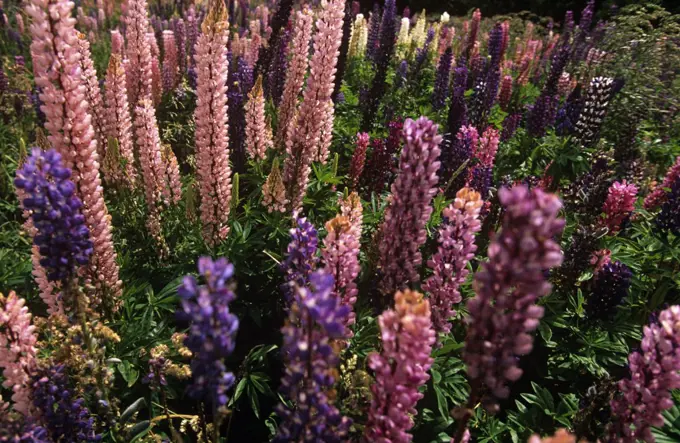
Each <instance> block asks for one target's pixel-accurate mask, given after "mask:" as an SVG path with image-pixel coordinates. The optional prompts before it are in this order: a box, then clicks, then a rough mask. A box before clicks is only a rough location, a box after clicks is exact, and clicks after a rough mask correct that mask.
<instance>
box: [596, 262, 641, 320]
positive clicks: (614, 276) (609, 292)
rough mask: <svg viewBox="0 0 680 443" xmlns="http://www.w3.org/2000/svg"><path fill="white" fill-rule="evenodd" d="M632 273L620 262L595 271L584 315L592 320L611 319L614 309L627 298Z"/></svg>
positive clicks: (607, 264) (608, 264)
mask: <svg viewBox="0 0 680 443" xmlns="http://www.w3.org/2000/svg"><path fill="white" fill-rule="evenodd" d="M632 277H633V273H632V272H631V271H630V269H629V268H628V266H626V265H624V264H623V263H621V262H620V261H615V262H613V263H606V264H604V265H603V266H601V268H600V269H599V270H597V271H596V273H595V277H594V280H593V286H592V290H591V293H590V297H589V298H588V301H587V304H586V314H587V315H588V317H589V318H593V319H607V318H610V317H612V315H613V314H614V309H615V308H616V307H617V306H618V305H620V304H621V302H622V301H623V299H624V298H625V297H627V296H628V291H629V289H630V285H631V278H632Z"/></svg>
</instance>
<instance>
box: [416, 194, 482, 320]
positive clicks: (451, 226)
mask: <svg viewBox="0 0 680 443" xmlns="http://www.w3.org/2000/svg"><path fill="white" fill-rule="evenodd" d="M482 204H483V201H482V199H481V196H480V195H479V193H478V192H476V191H473V190H471V189H469V188H463V189H461V190H460V191H458V193H457V194H456V198H455V200H454V201H453V203H452V204H451V205H449V207H447V208H446V209H444V211H442V217H443V219H444V221H443V222H442V225H441V226H440V227H439V231H438V237H437V241H438V244H439V247H438V249H437V252H436V253H435V254H434V255H433V256H432V258H431V259H430V260H428V262H427V265H428V267H429V268H430V269H432V271H433V274H432V276H430V277H429V278H428V279H427V280H425V282H424V283H423V289H424V290H425V291H427V293H428V294H429V296H430V298H429V302H430V305H431V306H432V323H433V324H434V328H435V329H436V330H437V332H443V333H448V332H449V331H450V330H451V325H450V324H449V322H448V321H449V319H451V318H452V317H453V316H455V315H456V311H455V310H454V309H453V306H454V305H455V304H457V303H460V302H461V300H462V297H461V295H460V292H459V290H458V288H459V287H460V285H461V284H462V283H463V282H464V281H465V279H466V278H467V276H468V273H469V271H468V269H467V264H468V263H469V261H470V260H471V259H472V258H473V257H474V253H475V251H476V250H477V245H475V234H476V233H477V232H479V230H480V229H481V223H480V221H479V212H480V210H481V208H482Z"/></svg>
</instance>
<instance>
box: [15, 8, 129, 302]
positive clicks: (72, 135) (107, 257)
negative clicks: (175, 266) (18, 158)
mask: <svg viewBox="0 0 680 443" xmlns="http://www.w3.org/2000/svg"><path fill="white" fill-rule="evenodd" d="M72 9H73V3H71V2H69V1H67V0H33V1H31V2H30V3H28V4H27V5H26V13H27V14H28V15H29V16H30V17H31V18H32V23H31V27H30V29H31V34H32V37H33V41H32V43H31V53H32V56H33V72H34V77H35V82H36V85H37V86H38V87H40V88H41V90H42V93H41V94H40V100H41V101H42V102H43V106H42V109H43V111H44V113H45V116H46V122H45V128H46V129H47V131H48V132H49V136H48V140H49V141H50V143H51V144H52V146H53V147H54V148H55V149H56V150H57V152H59V153H60V154H61V155H62V157H63V161H64V165H65V166H66V167H69V168H72V170H73V181H74V183H75V184H76V193H77V194H78V196H79V197H80V199H81V200H82V202H83V215H84V216H85V220H86V223H87V226H88V228H89V229H90V234H91V238H92V241H93V243H94V252H93V255H92V258H91V260H90V261H89V263H88V268H87V273H88V276H89V277H90V278H91V279H92V283H93V284H94V285H95V287H96V288H97V289H98V291H99V294H101V295H104V294H106V295H107V296H110V297H111V299H112V300H110V301H111V305H112V306H117V304H118V303H117V301H116V300H117V299H118V298H119V297H120V295H121V294H122V282H121V281H120V280H119V278H118V272H119V268H118V264H117V263H116V252H115V249H114V246H113V239H112V234H111V230H112V227H111V218H110V215H109V214H108V210H107V207H106V203H105V201H104V195H103V189H102V186H101V177H100V175H99V156H98V155H97V146H96V145H97V143H96V140H95V138H94V129H93V127H92V116H91V114H90V110H89V104H88V102H87V100H86V90H85V85H84V84H83V81H82V77H81V69H80V53H79V52H78V49H77V47H78V36H77V34H76V31H75V28H74V24H75V19H74V18H72V17H71V11H72ZM52 32H55V34H52ZM57 60H60V62H57ZM55 67H56V69H55ZM67 117H68V118H67ZM99 301H100V300H99V298H98V297H97V298H92V302H93V304H94V305H95V306H96V305H97V304H98V303H99Z"/></svg>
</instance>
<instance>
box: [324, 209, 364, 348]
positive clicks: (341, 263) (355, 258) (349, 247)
mask: <svg viewBox="0 0 680 443" xmlns="http://www.w3.org/2000/svg"><path fill="white" fill-rule="evenodd" d="M326 232H327V235H326V237H325V238H324V239H323V245H324V248H323V249H322V250H321V256H322V257H323V263H324V270H325V271H326V272H328V273H329V274H330V275H332V276H333V281H334V285H333V293H334V294H335V296H336V297H338V298H339V299H340V302H341V303H342V305H343V306H348V307H349V310H350V311H349V315H348V316H347V319H346V322H345V327H346V331H345V337H346V338H350V337H351V336H352V331H351V330H350V329H349V327H350V326H351V325H353V324H354V322H355V319H356V314H355V313H354V311H353V308H354V303H356V301H357V294H358V293H359V290H358V289H357V285H356V283H355V280H356V278H357V277H358V276H359V272H360V271H361V264H360V263H359V248H360V247H361V245H360V243H359V240H360V239H359V237H357V236H356V229H353V225H352V222H351V221H350V219H349V217H347V216H344V215H338V216H336V217H335V218H334V219H332V220H330V221H329V222H327V223H326Z"/></svg>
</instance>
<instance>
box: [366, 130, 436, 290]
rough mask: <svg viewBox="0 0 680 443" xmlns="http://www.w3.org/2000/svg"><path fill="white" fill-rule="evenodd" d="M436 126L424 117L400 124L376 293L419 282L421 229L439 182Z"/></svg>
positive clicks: (423, 235) (425, 221) (424, 233)
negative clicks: (396, 166) (396, 170)
mask: <svg viewBox="0 0 680 443" xmlns="http://www.w3.org/2000/svg"><path fill="white" fill-rule="evenodd" d="M437 129H438V127H437V125H436V124H434V123H433V122H432V121H430V120H429V119H427V118H425V117H420V118H419V119H418V120H416V121H413V120H411V119H408V120H406V121H405V122H404V129H403V134H404V141H405V144H404V147H403V149H402V151H401V158H400V160H399V174H398V176H397V179H396V181H395V182H394V183H393V184H392V201H391V202H390V205H389V206H388V208H387V209H386V210H385V211H386V212H385V220H384V221H383V224H382V226H381V227H380V229H381V232H382V235H383V241H382V242H381V244H380V259H379V265H378V266H379V269H380V271H381V272H382V278H381V281H380V289H381V291H382V292H383V294H391V293H393V292H394V291H395V290H397V289H402V288H405V287H407V286H408V285H409V284H412V283H415V282H417V281H418V280H419V275H418V267H419V266H420V264H421V263H422V255H421V253H420V250H419V249H420V247H421V246H422V245H423V243H425V240H426V238H427V232H426V231H425V225H426V223H427V221H428V220H429V219H430V215H431V214H432V206H431V205H430V203H431V201H432V198H433V197H434V195H435V194H436V192H437V189H436V185H437V182H438V181H439V177H438V176H437V171H438V170H439V166H440V164H439V152H440V151H439V144H440V143H441V140H442V138H441V136H439V135H438V134H437Z"/></svg>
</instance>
